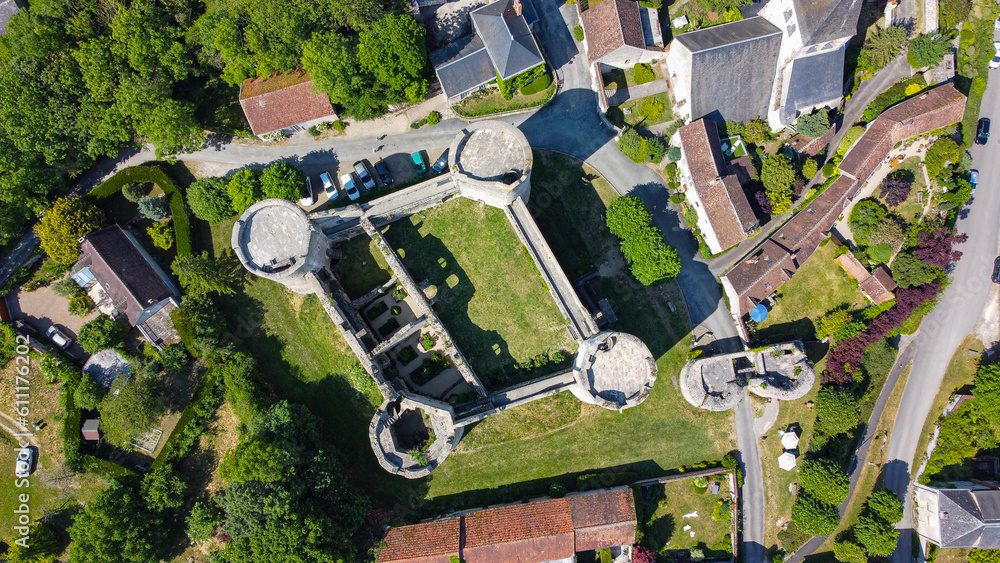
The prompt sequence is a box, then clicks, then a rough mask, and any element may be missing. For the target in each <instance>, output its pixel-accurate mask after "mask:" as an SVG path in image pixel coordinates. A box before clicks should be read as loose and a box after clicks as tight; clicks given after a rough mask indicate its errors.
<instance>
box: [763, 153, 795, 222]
mask: <svg viewBox="0 0 1000 563" xmlns="http://www.w3.org/2000/svg"><path fill="white" fill-rule="evenodd" d="M760 180H761V182H762V183H763V184H764V190H765V191H766V192H767V197H768V200H769V201H770V202H771V208H772V209H773V211H774V213H779V214H780V213H784V212H786V211H788V210H789V209H791V207H792V186H793V185H794V184H795V169H794V168H793V167H792V161H791V160H789V159H788V157H787V156H785V155H783V154H776V155H774V156H771V157H768V158H767V160H765V161H764V164H763V166H761V171H760Z"/></svg>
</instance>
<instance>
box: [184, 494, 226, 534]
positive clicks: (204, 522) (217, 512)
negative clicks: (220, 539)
mask: <svg viewBox="0 0 1000 563" xmlns="http://www.w3.org/2000/svg"><path fill="white" fill-rule="evenodd" d="M221 525H222V510H221V509H220V508H219V507H218V505H217V504H215V503H214V502H196V503H195V504H194V506H193V507H191V514H189V515H188V517H187V535H188V537H189V538H191V541H192V542H195V543H198V542H203V541H208V540H210V539H212V538H214V537H215V530H216V528H218V527H219V526H221Z"/></svg>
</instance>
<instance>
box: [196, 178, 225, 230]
mask: <svg viewBox="0 0 1000 563" xmlns="http://www.w3.org/2000/svg"><path fill="white" fill-rule="evenodd" d="M187 203H188V207H190V208H191V212H192V213H194V216H195V217H197V218H199V219H201V220H202V221H208V222H209V223H211V224H212V225H218V224H219V223H221V222H223V221H225V220H226V219H229V218H230V217H232V216H233V215H235V214H236V211H235V210H234V209H233V200H232V198H230V197H229V192H228V191H227V190H226V179H225V178H219V177H208V178H202V179H200V180H195V181H194V182H192V184H191V186H190V187H188V189H187Z"/></svg>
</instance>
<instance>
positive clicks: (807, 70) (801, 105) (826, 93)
mask: <svg viewBox="0 0 1000 563" xmlns="http://www.w3.org/2000/svg"><path fill="white" fill-rule="evenodd" d="M846 52H847V44H846V43H845V44H844V45H843V46H841V47H840V49H837V50H835V51H827V52H825V53H821V54H819V55H813V56H811V57H800V58H797V59H795V61H794V62H793V63H792V75H791V78H789V82H788V94H787V95H786V97H785V105H784V106H783V107H782V112H783V113H784V115H783V117H784V118H785V121H792V120H794V119H795V113H796V112H798V111H801V110H803V109H806V108H811V107H812V106H815V105H817V104H821V103H825V102H829V101H831V100H839V99H840V98H841V96H842V95H843V93H844V53H846Z"/></svg>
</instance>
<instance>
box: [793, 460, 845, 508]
mask: <svg viewBox="0 0 1000 563" xmlns="http://www.w3.org/2000/svg"><path fill="white" fill-rule="evenodd" d="M799 483H800V484H801V485H802V488H803V489H805V490H806V491H808V492H809V494H810V495H812V496H814V497H816V498H817V499H818V500H821V501H823V502H826V503H829V504H840V503H842V502H844V499H846V498H847V493H848V490H849V488H850V477H849V476H848V475H847V472H846V471H844V470H843V469H841V467H840V465H838V464H837V463H836V462H834V461H831V460H828V459H823V458H812V459H807V460H806V461H805V462H803V464H802V467H801V469H800V470H799Z"/></svg>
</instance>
